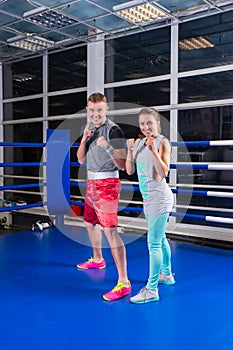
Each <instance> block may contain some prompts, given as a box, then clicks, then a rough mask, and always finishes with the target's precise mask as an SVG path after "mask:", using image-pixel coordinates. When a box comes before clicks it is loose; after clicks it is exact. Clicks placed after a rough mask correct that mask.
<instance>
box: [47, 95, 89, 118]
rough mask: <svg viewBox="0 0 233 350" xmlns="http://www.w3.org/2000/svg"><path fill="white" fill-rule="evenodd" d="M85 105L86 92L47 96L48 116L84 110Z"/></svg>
mask: <svg viewBox="0 0 233 350" xmlns="http://www.w3.org/2000/svg"><path fill="white" fill-rule="evenodd" d="M86 105H87V93H86V92H79V93H76V94H67V95H60V96H53V97H49V116H55V115H56V116H57V115H61V116H63V115H66V114H74V113H78V112H80V111H82V110H84V109H85V108H86Z"/></svg>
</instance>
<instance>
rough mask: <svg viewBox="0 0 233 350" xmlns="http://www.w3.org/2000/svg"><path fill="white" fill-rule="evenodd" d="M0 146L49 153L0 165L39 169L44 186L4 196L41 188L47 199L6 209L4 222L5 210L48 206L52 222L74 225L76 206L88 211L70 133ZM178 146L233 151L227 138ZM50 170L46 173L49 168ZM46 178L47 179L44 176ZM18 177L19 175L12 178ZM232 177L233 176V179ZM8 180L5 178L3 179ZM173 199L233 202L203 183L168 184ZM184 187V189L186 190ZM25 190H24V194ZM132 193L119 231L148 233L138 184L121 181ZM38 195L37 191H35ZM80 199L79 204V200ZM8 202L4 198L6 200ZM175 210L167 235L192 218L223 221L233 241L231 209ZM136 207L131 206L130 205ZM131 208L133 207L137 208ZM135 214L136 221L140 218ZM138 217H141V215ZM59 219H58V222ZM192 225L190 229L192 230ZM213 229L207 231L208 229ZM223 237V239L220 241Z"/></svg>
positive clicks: (123, 203) (181, 165)
mask: <svg viewBox="0 0 233 350" xmlns="http://www.w3.org/2000/svg"><path fill="white" fill-rule="evenodd" d="M0 146H1V147H42V148H43V149H44V151H45V152H46V158H47V159H46V162H10V163H6V162H3V163H0V167H2V168H4V167H11V168H14V167H29V166H30V167H32V166H33V167H39V168H40V174H41V177H40V178H41V179H42V181H41V182H38V181H37V182H35V183H29V184H20V185H11V186H4V185H2V186H0V189H1V191H2V193H4V192H5V191H6V192H9V191H12V192H14V191H16V192H19V193H23V191H22V190H24V189H29V188H31V189H33V188H38V189H40V190H41V191H42V192H41V196H42V199H43V200H42V201H41V202H37V203H30V204H25V205H13V206H11V207H1V208H0V215H1V217H0V218H2V215H3V214H2V213H4V212H6V213H7V212H13V211H14V212H15V211H25V212H27V211H29V210H30V209H33V208H34V209H36V210H35V211H34V213H36V212H38V214H39V208H41V207H43V208H45V210H46V212H47V214H48V215H49V216H51V217H52V218H53V221H54V222H57V223H58V221H59V222H60V223H63V222H64V217H65V220H66V222H67V221H69V218H70V220H71V221H72V223H74V221H75V219H77V217H76V218H74V217H70V216H71V215H70V214H71V208H70V207H71V206H77V207H83V206H84V202H83V200H84V192H85V186H86V183H85V181H86V179H81V178H78V179H71V178H70V167H78V168H80V167H83V166H84V167H85V165H81V164H79V163H78V162H71V161H70V150H71V148H72V147H75V148H77V147H78V146H79V144H78V143H74V144H70V141H69V130H51V129H48V130H47V142H46V143H22V142H18V143H14V142H1V143H0ZM172 146H173V147H177V148H178V147H180V148H183V147H190V146H192V147H200V146H208V147H218V146H220V147H229V146H230V147H231V146H233V140H222V141H216V140H215V141H191V142H172ZM45 169H46V170H45ZM170 169H171V170H170V171H171V172H172V171H175V172H179V170H182V171H186V170H187V171H195V170H206V171H210V172H211V171H229V172H231V171H233V162H232V163H203V162H177V163H172V164H171V165H170ZM43 176H44V177H43ZM13 178H14V176H13ZM232 178H233V176H232ZM3 179H4V177H3V178H2V180H3ZM169 185H170V187H171V189H172V192H173V193H174V196H175V198H176V196H179V195H183V196H189V197H190V198H191V197H192V196H198V197H215V198H226V199H229V200H230V201H231V203H232V199H233V186H214V185H212V186H211V185H203V184H193V183H191V184H190V183H183V184H181V183H176V184H171V183H170V184H169ZM72 187H74V188H75V187H78V188H79V189H82V190H81V191H84V192H83V193H82V195H81V196H78V198H77V196H72V195H71V188H72ZM181 187H182V188H181ZM195 187H198V190H195ZM203 187H204V188H206V187H208V188H209V187H213V188H214V189H216V187H218V191H216V190H215V191H212V190H204V189H201V188H203ZM20 190H21V191H20ZM127 191H128V193H130V194H129V200H124V199H122V198H121V199H120V205H119V211H123V212H124V210H125V211H126V212H127V213H128V214H129V215H128V217H127V216H126V215H121V216H119V227H120V228H121V230H127V229H129V228H132V229H143V230H146V223H145V220H144V217H143V214H142V201H141V200H140V199H139V200H133V199H132V198H133V195H134V194H135V193H136V192H139V186H138V182H132V181H125V180H124V179H123V180H122V193H124V192H127ZM32 193H35V192H32ZM77 199H78V201H77ZM3 200H4V198H3ZM176 202H177V201H176V200H175V206H174V210H173V211H172V213H171V215H170V217H171V218H172V217H173V220H171V218H170V221H169V225H168V231H169V232H170V233H172V232H173V231H176V232H178V231H177V222H180V221H179V220H181V219H188V220H191V224H192V220H199V221H202V222H209V223H219V224H221V223H222V224H224V225H225V226H227V228H224V230H226V231H227V237H229V239H230V240H232V237H230V235H229V231H228V226H229V229H231V228H232V224H233V215H232V207H233V205H232V206H231V207H230V208H229V209H228V208H216V207H214V208H213V207H211V208H206V207H199V206H185V205H183V206H182V205H179V204H176ZM130 204H131V205H130ZM132 204H133V205H134V206H132ZM189 209H193V210H195V211H199V212H200V213H198V214H190V213H187V211H188V210H189ZM205 211H208V212H210V211H213V212H216V211H218V212H219V214H220V215H219V216H214V215H205ZM131 214H132V215H133V217H134V218H133V220H132V218H130V215H131ZM135 216H136V217H135ZM137 216H138V217H137ZM54 218H55V219H54ZM81 221H82V220H77V224H78V223H81ZM187 226H188V224H187V225H183V227H185V228H188V227H187ZM190 227H191V226H190ZM206 230H207V231H208V227H207V228H206ZM220 238H221V237H220Z"/></svg>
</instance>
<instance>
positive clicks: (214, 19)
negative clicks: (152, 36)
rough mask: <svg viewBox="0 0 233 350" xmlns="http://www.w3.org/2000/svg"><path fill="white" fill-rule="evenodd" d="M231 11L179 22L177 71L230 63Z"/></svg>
mask: <svg viewBox="0 0 233 350" xmlns="http://www.w3.org/2000/svg"><path fill="white" fill-rule="evenodd" d="M232 20H233V12H232V11H231V12H227V13H223V14H219V15H215V16H209V17H208V18H203V19H199V20H195V21H189V22H186V23H183V24H181V25H180V30H179V35H180V36H179V71H181V72H183V71H187V70H193V69H200V68H207V67H215V66H219V65H225V64H230V63H231V64H232V63H233V51H232V44H233V37H232Z"/></svg>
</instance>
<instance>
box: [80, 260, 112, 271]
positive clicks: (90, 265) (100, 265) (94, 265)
mask: <svg viewBox="0 0 233 350" xmlns="http://www.w3.org/2000/svg"><path fill="white" fill-rule="evenodd" d="M76 267H77V268H78V269H83V270H88V269H99V270H102V269H105V267H106V262H105V260H104V259H103V260H101V261H100V262H96V261H95V260H94V259H93V258H90V259H88V261H85V262H83V263H81V264H77V265H76Z"/></svg>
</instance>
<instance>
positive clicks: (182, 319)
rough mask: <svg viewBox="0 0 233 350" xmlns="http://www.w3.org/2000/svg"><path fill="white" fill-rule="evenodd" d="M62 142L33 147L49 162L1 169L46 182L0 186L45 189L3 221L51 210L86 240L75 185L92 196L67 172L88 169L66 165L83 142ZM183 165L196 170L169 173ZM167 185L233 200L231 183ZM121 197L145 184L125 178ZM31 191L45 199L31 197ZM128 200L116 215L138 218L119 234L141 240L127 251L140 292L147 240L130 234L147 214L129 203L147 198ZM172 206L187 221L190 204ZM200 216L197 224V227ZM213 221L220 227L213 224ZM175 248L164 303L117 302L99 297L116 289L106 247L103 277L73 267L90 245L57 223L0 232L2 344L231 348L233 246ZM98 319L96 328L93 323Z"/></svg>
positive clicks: (123, 220) (11, 348)
mask: <svg viewBox="0 0 233 350" xmlns="http://www.w3.org/2000/svg"><path fill="white" fill-rule="evenodd" d="M57 136H58V137H57V138H56V139H55V138H51V135H50V137H48V140H47V142H46V143H44V144H33V143H30V146H32V145H33V147H43V150H44V151H45V152H46V158H47V159H46V162H44V161H43V162H33V163H30V164H29V163H14V162H11V163H1V167H5V166H6V167H7V166H9V167H11V168H12V170H14V166H16V167H18V166H31V165H32V164H33V166H35V167H39V168H41V174H40V176H39V181H38V179H34V180H33V181H34V183H33V184H29V183H28V184H18V185H10V186H3V185H2V186H1V191H2V192H3V193H4V192H5V193H8V191H16V192H15V193H19V192H20V193H22V192H23V191H25V190H27V189H32V190H33V189H35V188H38V189H41V192H42V193H41V196H42V199H43V200H42V201H41V202H39V201H38V202H37V203H30V204H26V205H13V206H12V207H2V208H0V210H1V211H0V214H1V215H5V214H6V213H7V212H8V213H12V212H14V213H17V212H18V213H21V212H22V213H23V214H24V213H25V214H27V213H37V214H38V216H39V215H42V213H44V212H45V211H46V212H48V213H49V215H51V218H52V219H53V220H54V223H55V224H56V222H57V224H58V226H59V225H63V224H64V225H65V226H67V227H68V228H69V229H70V231H73V232H74V233H75V234H80V235H83V236H87V234H86V229H85V228H84V227H83V222H82V221H83V219H82V217H74V216H73V217H72V216H70V206H71V205H76V206H77V207H82V206H83V196H82V195H80V196H73V195H72V194H71V192H70V189H71V187H72V186H74V187H76V186H80V188H81V189H83V190H84V191H85V178H78V179H71V178H70V176H69V175H70V168H71V167H75V168H76V167H78V168H79V169H83V170H85V167H80V165H79V164H78V163H77V162H74V163H73V162H70V159H69V154H70V149H71V148H72V147H78V145H77V144H70V142H69V141H68V140H65V141H64V140H63V138H62V140H59V139H60V136H61V135H60V134H58V135H57ZM60 141H61V144H59V142H60ZM232 144H233V141H232V143H231V145H232ZM34 145H35V146H34ZM1 146H3V147H5V146H7V147H28V146H29V144H28V143H27V144H19V143H11V144H10V145H9V144H8V143H1ZM174 147H175V146H174ZM181 147H182V146H181ZM54 148H55V149H56V150H58V149H59V157H56V156H54ZM60 156H61V157H60ZM48 162H49V165H48ZM192 165H194V164H192ZM195 165H196V166H200V165H199V164H195ZM209 165H210V164H209ZM211 165H212V166H216V165H213V164H211ZM229 165H230V164H229ZM180 166H184V167H185V166H188V167H190V166H191V164H178V163H176V164H173V165H172V167H173V169H171V171H179V169H178V168H179V167H180ZM223 166H226V165H225V164H223ZM219 167H220V165H218V168H219ZM220 168H221V167H220ZM232 168H233V165H230V166H229V167H227V169H228V171H231V170H232ZM67 169H68V170H67ZM51 172H52V173H51ZM54 174H55V175H56V176H54ZM12 176H15V175H12ZM26 178H27V177H25V179H24V180H26ZM29 178H30V176H29ZM13 179H14V177H13ZM17 179H18V177H17ZM30 179H31V178H30ZM31 180H32V179H31ZM170 186H171V188H172V190H173V193H174V196H179V195H180V193H179V190H180V191H188V193H187V192H184V193H183V192H182V193H181V194H182V196H190V193H192V194H191V195H195V196H203V197H206V196H208V195H209V196H213V197H214V196H217V195H220V196H222V195H223V194H222V193H221V192H223V193H226V197H227V196H228V199H229V200H232V193H231V190H232V187H231V186H222V187H221V189H219V192H218V191H215V190H214V191H208V192H209V193H206V191H204V190H202V191H199V190H195V186H199V184H198V185H195V184H186V186H187V188H183V187H184V184H177V185H176V186H175V184H170ZM48 187H49V188H48ZM180 187H182V188H180ZM224 190H225V191H227V192H224ZM124 191H128V192H132V191H133V192H136V193H138V183H137V182H135V183H134V182H133V183H131V182H130V181H124V180H122V193H124ZM193 191H196V192H194V193H193ZM215 192H218V193H215ZM12 193H14V192H12ZM30 193H32V194H33V193H37V194H38V192H33V191H31V192H30ZM76 197H77V198H76ZM221 198H222V197H221ZM223 198H224V197H223ZM80 200H82V202H80ZM131 202H133V203H125V199H121V202H120V206H119V210H125V209H127V212H129V213H131V214H132V215H136V217H133V218H130V219H129V218H127V217H123V216H119V222H120V226H119V229H123V228H124V230H123V231H124V232H123V233H122V236H123V238H124V241H126V242H127V239H128V237H129V236H130V237H133V238H134V239H133V241H132V242H131V244H127V261H128V263H127V265H128V275H129V279H130V280H131V284H132V288H133V294H134V293H136V292H137V291H138V290H139V289H140V288H142V286H143V285H144V284H145V280H146V278H147V273H148V251H147V245H146V237H145V236H144V235H141V236H140V235H138V234H135V233H132V230H135V228H134V227H136V228H138V229H141V230H145V220H144V218H143V217H139V218H138V215H140V214H141V213H142V211H141V208H140V207H133V206H132V204H134V203H136V204H137V205H140V206H141V203H140V201H139V200H132V201H131ZM13 204H14V203H13ZM126 204H127V205H128V206H127V208H126ZM136 204H135V205H136ZM174 209H177V210H179V209H182V214H180V215H183V217H184V216H185V215H186V214H185V210H184V209H185V208H184V207H181V208H180V207H179V205H178V204H176V206H175V207H174ZM201 210H203V209H201V208H200V211H201ZM223 212H224V214H225V215H226V216H227V217H226V218H224V224H225V225H228V226H229V228H228V229H227V228H225V230H226V231H227V232H228V239H229V241H231V239H232V228H231V227H232V218H231V214H232V210H231V208H229V210H228V211H227V210H225V209H223ZM178 215H179V212H178V211H177V212H176V211H175V210H174V211H173V213H172V214H171V220H172V221H173V219H174V220H179V216H178ZM195 219H196V217H191V219H190V220H195ZM201 219H202V220H207V219H208V218H207V215H204V214H203V215H201ZM210 219H211V220H212V221H211V222H213V223H215V221H214V220H215V218H210ZM217 220H219V219H217ZM63 221H64V222H63ZM220 223H221V222H220ZM132 225H134V227H133V226H132ZM172 225H175V224H174V223H173V222H171V223H169V225H168V231H169V230H171V231H172ZM178 226H179V227H181V226H182V227H184V228H183V229H184V231H185V232H186V234H187V232H189V234H190V230H191V229H190V226H192V225H191V224H186V226H185V225H184V224H182V223H180V224H179V225H178ZM173 227H174V226H173ZM205 230H208V227H206V228H205ZM211 230H212V231H213V226H211ZM222 231H223V228H219V235H220V233H221V232H222ZM173 232H174V230H173ZM129 233H130V234H129ZM170 246H171V251H172V263H173V271H174V272H175V274H176V275H175V278H176V282H177V283H176V284H175V285H174V286H165V285H161V286H160V287H159V289H160V297H161V300H160V302H159V303H150V304H145V305H134V304H132V303H130V301H129V297H130V296H126V297H125V298H124V299H122V300H119V301H117V302H112V303H109V302H106V301H105V300H103V299H102V294H103V293H104V292H106V290H109V289H110V288H111V287H112V283H113V281H115V278H116V269H115V264H114V262H113V258H112V255H111V253H110V250H109V249H105V250H104V257H105V260H106V261H107V268H106V270H97V271H93V270H84V271H83V270H78V269H76V268H75V266H76V264H77V263H78V262H80V261H84V259H87V257H88V256H89V255H88V254H89V251H90V247H89V246H87V245H84V244H80V243H79V242H77V241H76V242H74V241H73V240H71V239H68V238H67V236H66V235H64V234H62V233H61V231H60V230H59V229H57V225H56V226H53V227H50V228H49V229H45V230H44V234H43V235H42V236H40V237H39V236H37V235H35V234H34V233H33V232H32V231H31V230H26V231H23V232H16V233H14V234H5V235H3V236H1V235H0V274H1V288H0V307H1V321H0V322H1V344H2V347H3V348H4V349H7V350H15V349H24V350H29V349H33V350H41V349H45V350H47V349H57V350H64V349H70V350H74V349H92V348H93V344H94V347H95V348H96V349H103V350H105V349H111V350H119V348H125V347H126V346H127V347H129V348H130V349H131V348H132V349H133V350H141V349H150V348H158V349H170V348H171V347H172V348H173V349H174V350H178V349H179V350H180V349H181V348H182V349H183V348H184V349H190V350H192V349H205V350H210V349H211V350H212V349H224V350H230V349H231V347H232V341H233V333H232V328H233V319H232V312H233V307H232V288H233V281H232V279H231V278H230V276H231V274H232V268H233V251H232V249H231V250H223V249H216V248H210V247H207V246H200V245H197V244H190V243H188V244H187V243H184V242H179V241H176V240H170ZM93 310H94V311H93ZM93 312H95V315H97V317H98V322H94V323H93V320H92V319H93V317H94V316H95V315H94V314H93ZM158 320H159V322H158ZM142 322H143V323H142ZM155 325H156V327H155ZM109 327H111V328H110V329H109Z"/></svg>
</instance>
